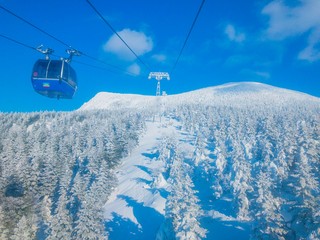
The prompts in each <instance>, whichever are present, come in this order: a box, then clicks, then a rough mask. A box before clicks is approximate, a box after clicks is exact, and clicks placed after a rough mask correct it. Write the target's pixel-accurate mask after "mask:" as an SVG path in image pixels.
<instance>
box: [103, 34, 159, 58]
mask: <svg viewBox="0 0 320 240" xmlns="http://www.w3.org/2000/svg"><path fill="white" fill-rule="evenodd" d="M118 34H119V35H120V36H121V37H122V38H123V39H124V40H125V41H126V43H127V44H128V45H129V46H130V48H131V49H132V50H133V51H134V52H135V53H136V54H137V55H138V56H141V55H143V54H145V53H147V52H150V51H151V50H152V49H153V41H152V38H151V37H148V36H146V34H145V33H143V32H137V31H134V30H131V29H123V30H122V31H120V32H118ZM103 49H104V50H105V51H106V52H110V53H113V54H115V55H117V56H118V57H119V58H121V59H123V60H128V61H132V60H134V59H135V58H136V57H135V56H134V54H133V53H132V52H131V51H130V50H129V49H128V48H127V46H126V45H125V44H124V43H123V42H122V41H121V40H120V39H119V38H118V36H117V35H116V34H113V35H112V36H111V37H110V38H109V40H108V41H107V42H106V43H105V44H104V46H103Z"/></svg>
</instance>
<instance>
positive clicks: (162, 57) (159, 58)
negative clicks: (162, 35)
mask: <svg viewBox="0 0 320 240" xmlns="http://www.w3.org/2000/svg"><path fill="white" fill-rule="evenodd" d="M152 58H153V59H154V60H156V61H157V62H164V61H166V60H167V56H166V55H164V54H154V55H153V56H152Z"/></svg>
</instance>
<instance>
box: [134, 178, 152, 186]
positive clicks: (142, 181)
mask: <svg viewBox="0 0 320 240" xmlns="http://www.w3.org/2000/svg"><path fill="white" fill-rule="evenodd" d="M134 180H136V182H137V183H145V184H146V185H150V184H151V183H152V181H150V180H147V179H144V178H135V179H134Z"/></svg>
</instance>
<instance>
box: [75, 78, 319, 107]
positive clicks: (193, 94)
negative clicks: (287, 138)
mask: <svg viewBox="0 0 320 240" xmlns="http://www.w3.org/2000/svg"><path fill="white" fill-rule="evenodd" d="M158 101H160V100H159V98H157V97H156V96H146V95H135V94H120V93H109V92H100V93H98V94H97V95H96V96H94V97H93V98H92V99H91V100H90V101H88V102H87V103H85V104H83V105H82V106H81V107H80V109H79V110H90V109H119V108H136V109H145V108H148V107H154V106H156V105H157V104H158ZM161 101H164V102H165V103H167V104H170V105H177V104H183V103H201V104H205V105H230V104H232V105H237V106H239V105H242V104H244V105H248V104H254V105H257V104H266V103H274V104H285V103H294V102H296V101H298V102H303V101H306V102H309V103H311V102H312V103H317V104H319V102H320V100H319V98H317V97H313V96H311V95H308V94H305V93H301V92H297V91H293V90H287V89H283V88H278V87H273V86H271V85H267V84H262V83H257V82H237V83H227V84H223V85H220V86H215V87H208V88H203V89H199V90H194V91H190V92H186V93H181V94H174V95H168V96H165V97H163V98H162V99H161Z"/></svg>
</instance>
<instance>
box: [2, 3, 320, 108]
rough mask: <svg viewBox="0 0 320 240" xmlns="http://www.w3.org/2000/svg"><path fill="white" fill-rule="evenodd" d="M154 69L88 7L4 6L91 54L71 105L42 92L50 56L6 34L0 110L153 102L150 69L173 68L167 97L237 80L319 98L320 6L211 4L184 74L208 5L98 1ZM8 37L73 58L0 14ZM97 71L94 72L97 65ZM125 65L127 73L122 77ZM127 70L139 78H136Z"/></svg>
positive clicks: (78, 66)
mask: <svg viewBox="0 0 320 240" xmlns="http://www.w3.org/2000/svg"><path fill="white" fill-rule="evenodd" d="M91 2H92V3H93V4H94V5H95V7H96V8H97V9H98V10H99V11H100V12H101V13H102V14H103V16H104V17H105V18H106V19H107V20H108V21H109V23H110V24H111V25H112V26H113V28H114V29H116V31H117V32H118V33H119V34H120V35H121V36H122V38H123V39H124V40H125V41H126V42H127V43H128V44H129V45H130V47H131V48H132V49H133V50H134V51H135V52H136V53H137V54H138V55H139V57H140V59H141V60H142V61H143V62H144V63H145V64H146V65H147V66H148V68H146V67H145V66H144V65H143V64H141V63H140V62H139V61H138V60H137V59H136V58H135V57H134V56H133V55H132V53H131V52H130V51H128V49H126V47H125V46H124V45H123V43H122V42H121V41H120V40H119V39H118V38H116V37H115V35H114V33H113V32H112V31H111V30H110V29H109V28H108V26H107V25H106V24H105V23H104V22H103V21H102V20H101V19H100V18H99V17H98V16H97V15H96V14H95V12H94V11H93V10H92V8H91V7H90V6H89V5H88V3H87V2H86V1H85V0H68V1H62V0H57V1H48V0H43V1H38V0H28V1H21V0H11V1H8V0H0V4H1V5H2V6H3V7H5V8H7V9H9V10H11V11H12V12H14V13H15V14H17V15H19V16H20V17H22V18H24V19H26V20H28V21H29V22H31V23H33V24H34V25H36V26H37V27H39V28H41V29H43V30H45V31H47V32H48V33H50V34H51V35H53V36H55V37H56V38H58V39H60V40H62V41H64V42H65V43H68V44H69V45H71V46H72V47H74V48H76V49H78V50H80V51H82V52H84V53H86V54H87V55H89V56H91V57H94V58H97V59H100V60H102V61H103V62H105V63H108V64H111V65H114V66H116V67H117V68H113V67H110V66H107V65H105V64H102V63H101V62H97V61H94V60H92V59H90V58H88V57H86V56H81V57H76V58H75V60H76V61H74V62H73V63H72V66H73V68H74V69H75V70H76V72H77V76H78V83H79V84H78V91H77V93H76V94H75V96H74V98H73V99H72V100H56V99H49V98H46V97H43V96H41V95H39V94H37V93H36V92H34V90H33V88H32V85H31V80H30V77H31V70H32V66H33V64H34V62H35V61H36V60H37V59H39V58H42V57H43V56H42V55H41V54H40V53H38V52H36V51H33V50H32V49H29V48H25V47H23V46H20V45H17V44H15V43H12V42H10V41H8V40H6V39H3V38H1V37H0V52H1V54H0V62H1V71H0V79H1V81H0V89H1V90H0V91H1V94H0V111H1V112H28V111H45V110H49V111H50V110H56V111H60V110H62V111H69V110H74V109H77V108H79V107H80V106H81V105H82V104H83V103H84V102H86V101H89V100H90V99H91V98H92V97H93V96H94V95H95V94H96V93H98V92H102V91H106V92H119V93H136V94H146V95H154V94H155V91H156V81H155V80H148V78H147V76H148V73H149V71H150V70H151V71H168V72H169V73H170V74H171V80H170V81H163V82H162V90H165V91H166V92H167V93H168V94H175V93H181V92H186V91H190V90H194V89H199V88H203V87H208V86H215V85H220V84H224V83H228V82H237V81H257V82H262V83H266V84H271V85H274V86H278V87H284V88H288V89H293V90H297V91H301V92H306V93H308V94H311V95H314V96H317V97H320V61H319V60H320V10H319V9H320V1H319V0H303V1H296V0H289V1H266V0H262V1H249V0H242V1H239V0H228V1H210V0H207V1H206V2H205V4H204V6H203V9H202V11H201V14H200V16H199V18H198V21H197V23H196V25H195V27H194V30H193V32H192V33H191V36H190V38H189V41H188V42H187V45H186V47H185V49H184V51H183V53H182V56H181V58H180V61H179V62H178V65H177V67H176V68H175V69H174V71H173V72H172V67H173V65H174V62H175V61H176V59H177V56H178V54H179V51H180V49H181V47H182V45H183V42H184V40H185V38H186V34H187V33H188V31H189V28H190V26H191V24H192V21H193V19H194V17H195V15H196V12H197V10H198V8H199V6H200V4H201V0H193V1H191V0H187V1H186V0H161V1H158V0H152V1H150V0H149V1H146V0H141V1H128V0H127V1H126V0H117V1H98V0H91ZM0 22H1V27H0V34H2V35H6V36H8V37H11V38H14V39H15V40H17V41H20V42H23V43H24V44H27V45H30V46H33V47H37V46H39V45H41V44H43V45H44V46H45V47H50V48H53V49H54V50H55V54H56V55H57V56H62V57H66V56H67V55H66V53H65V49H66V47H65V46H64V45H62V44H61V43H59V42H57V41H56V40H54V39H52V38H50V37H48V36H47V35H45V34H43V33H41V32H40V31H38V30H36V29H34V28H32V27H31V26H29V25H27V24H26V23H24V22H22V21H20V20H19V19H17V18H15V17H14V16H12V15H10V14H8V13H7V12H5V11H4V10H2V9H0ZM89 65H90V66H89ZM118 68H120V69H121V70H119V69H118ZM126 72H130V73H134V74H136V75H135V76H132V75H130V74H128V73H126Z"/></svg>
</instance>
